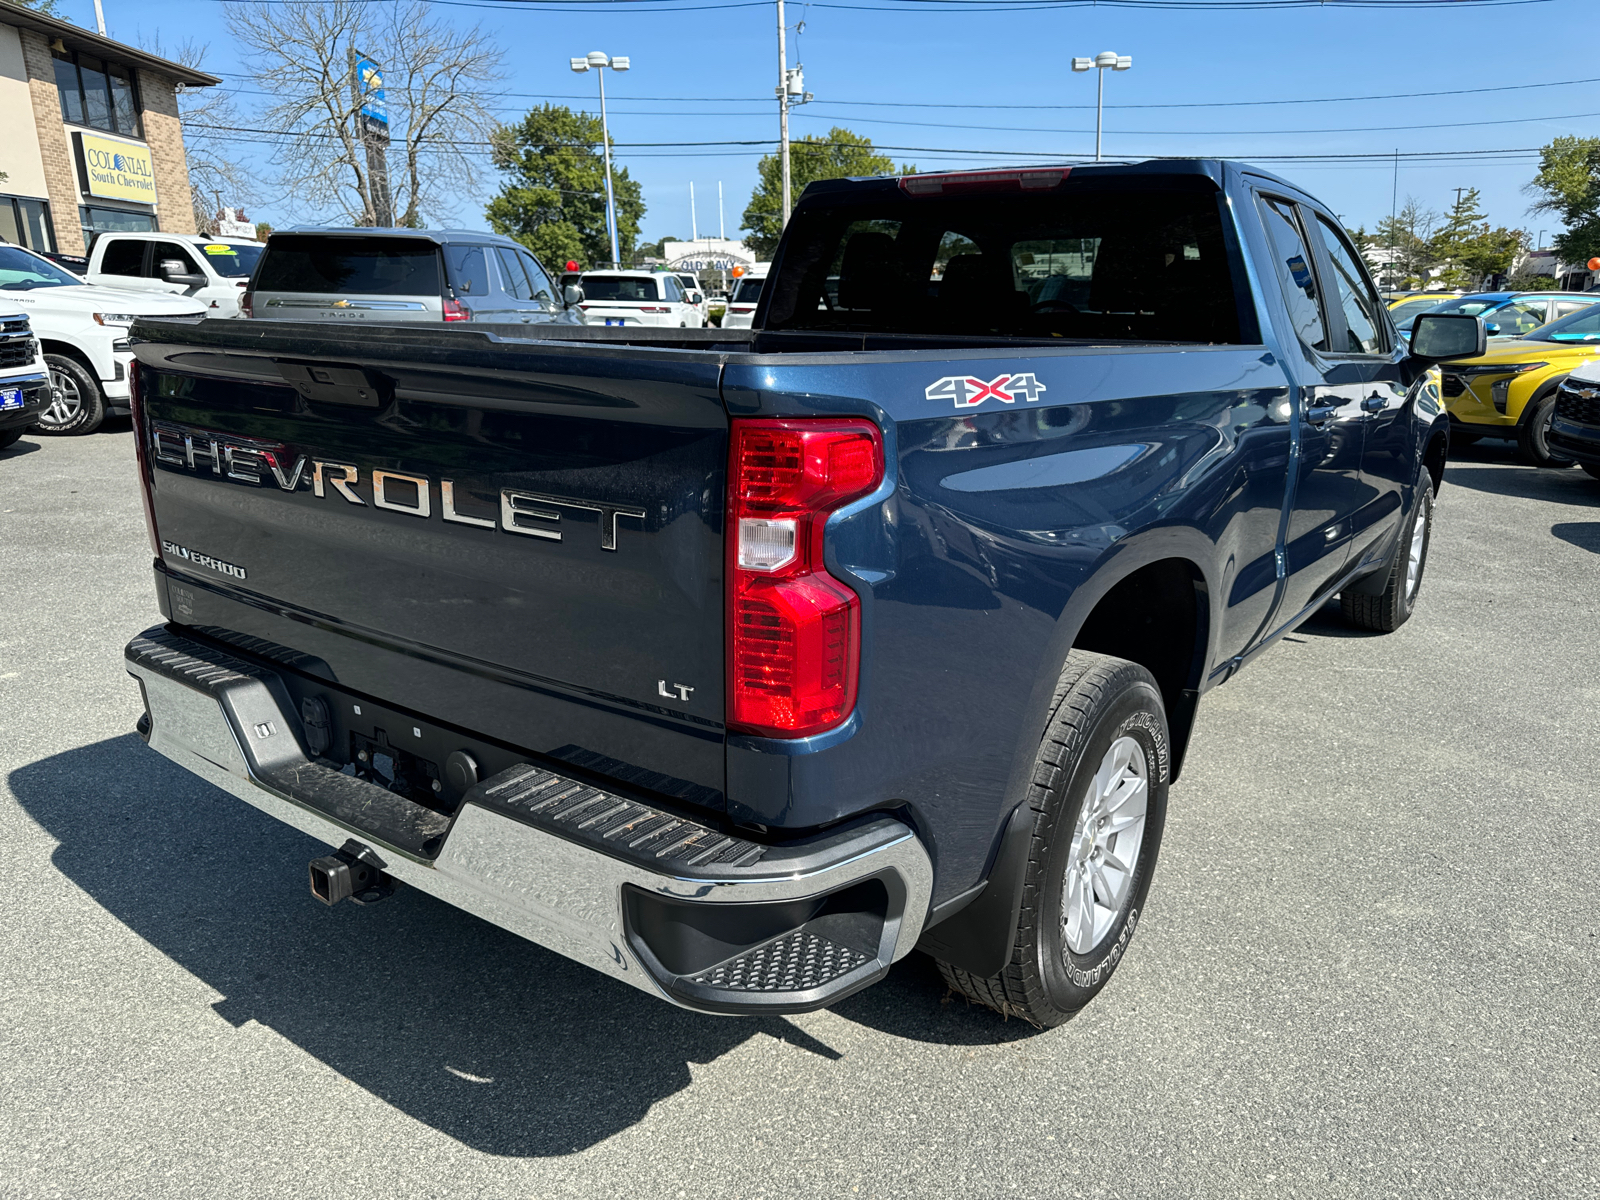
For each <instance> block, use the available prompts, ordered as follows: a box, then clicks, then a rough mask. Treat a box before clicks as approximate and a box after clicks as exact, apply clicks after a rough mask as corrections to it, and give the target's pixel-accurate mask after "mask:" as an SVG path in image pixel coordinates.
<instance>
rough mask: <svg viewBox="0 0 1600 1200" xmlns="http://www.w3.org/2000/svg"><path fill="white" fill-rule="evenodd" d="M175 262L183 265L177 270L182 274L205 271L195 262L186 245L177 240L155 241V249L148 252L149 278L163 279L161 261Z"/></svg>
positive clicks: (163, 272)
mask: <svg viewBox="0 0 1600 1200" xmlns="http://www.w3.org/2000/svg"><path fill="white" fill-rule="evenodd" d="M170 262H176V263H181V264H182V265H183V270H182V271H181V272H179V273H180V274H183V275H204V274H205V271H204V270H203V269H202V268H201V266H200V264H199V263H197V262H195V260H194V255H192V254H190V253H189V249H188V247H187V246H183V245H180V244H179V243H177V242H157V243H156V244H155V249H154V250H153V251H151V254H150V278H152V279H165V278H166V275H167V273H166V271H164V270H162V267H161V264H162V263H170Z"/></svg>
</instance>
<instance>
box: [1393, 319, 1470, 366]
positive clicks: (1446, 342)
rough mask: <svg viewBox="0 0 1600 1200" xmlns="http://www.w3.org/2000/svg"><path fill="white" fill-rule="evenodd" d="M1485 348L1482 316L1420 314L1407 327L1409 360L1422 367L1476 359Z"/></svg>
mask: <svg viewBox="0 0 1600 1200" xmlns="http://www.w3.org/2000/svg"><path fill="white" fill-rule="evenodd" d="M1488 348H1489V331H1488V330H1487V329H1486V328H1485V327H1484V323H1483V318H1482V317H1469V316H1467V315H1465V314H1464V313H1423V314H1422V315H1421V316H1420V317H1418V318H1417V321H1416V324H1414V325H1413V326H1412V327H1411V357H1412V358H1413V359H1415V360H1417V361H1419V362H1422V363H1425V364H1430V365H1431V364H1433V363H1441V362H1450V361H1452V360H1454V359H1458V358H1477V357H1478V356H1479V355H1480V354H1482V353H1483V352H1484V351H1485V350H1487V349H1488Z"/></svg>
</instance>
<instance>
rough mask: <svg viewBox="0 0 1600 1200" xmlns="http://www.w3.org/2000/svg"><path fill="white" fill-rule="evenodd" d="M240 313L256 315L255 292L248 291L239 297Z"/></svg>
mask: <svg viewBox="0 0 1600 1200" xmlns="http://www.w3.org/2000/svg"><path fill="white" fill-rule="evenodd" d="M239 315H240V316H241V317H253V316H255V315H256V294H255V293H254V292H251V291H246V292H245V293H244V294H243V295H241V296H240V297H239Z"/></svg>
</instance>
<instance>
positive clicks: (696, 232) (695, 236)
mask: <svg viewBox="0 0 1600 1200" xmlns="http://www.w3.org/2000/svg"><path fill="white" fill-rule="evenodd" d="M689 240H690V241H694V242H698V241H699V240H700V218H699V217H697V216H695V212H694V181H693V180H691V181H690V182H689Z"/></svg>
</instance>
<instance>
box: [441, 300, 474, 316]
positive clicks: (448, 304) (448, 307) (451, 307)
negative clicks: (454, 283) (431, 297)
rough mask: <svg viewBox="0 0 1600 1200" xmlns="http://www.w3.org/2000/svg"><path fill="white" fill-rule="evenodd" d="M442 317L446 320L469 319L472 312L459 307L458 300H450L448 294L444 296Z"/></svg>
mask: <svg viewBox="0 0 1600 1200" xmlns="http://www.w3.org/2000/svg"><path fill="white" fill-rule="evenodd" d="M444 319H445V320H446V321H470V320H472V314H471V313H469V312H468V311H467V310H466V309H464V308H462V307H461V304H460V302H459V301H456V300H452V299H451V298H450V297H449V296H446V297H445V298H444Z"/></svg>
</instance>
